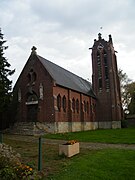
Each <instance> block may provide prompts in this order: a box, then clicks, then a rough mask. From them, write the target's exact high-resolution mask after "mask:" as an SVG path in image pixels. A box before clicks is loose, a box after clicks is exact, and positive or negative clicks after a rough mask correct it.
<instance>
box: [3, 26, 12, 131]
mask: <svg viewBox="0 0 135 180" xmlns="http://www.w3.org/2000/svg"><path fill="white" fill-rule="evenodd" d="M5 43H6V41H5V40H4V39H3V34H2V32H1V28H0V128H1V129H2V128H3V126H4V125H5V120H6V119H5V116H6V114H7V112H6V111H7V110H8V107H9V105H10V102H11V96H12V94H11V90H12V81H11V80H9V76H11V75H12V74H13V73H14V72H15V70H10V69H9V68H10V66H11V65H10V64H9V63H8V61H7V59H6V58H5V57H4V50H6V49H7V48H8V46H4V44H5Z"/></svg>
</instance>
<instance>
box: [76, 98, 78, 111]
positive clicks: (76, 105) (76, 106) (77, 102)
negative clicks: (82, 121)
mask: <svg viewBox="0 0 135 180" xmlns="http://www.w3.org/2000/svg"><path fill="white" fill-rule="evenodd" d="M76 111H77V113H79V100H78V99H77V100H76Z"/></svg>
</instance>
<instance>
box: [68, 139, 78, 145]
mask: <svg viewBox="0 0 135 180" xmlns="http://www.w3.org/2000/svg"><path fill="white" fill-rule="evenodd" d="M75 143H77V141H76V140H70V141H68V142H66V143H65V145H73V144H75Z"/></svg>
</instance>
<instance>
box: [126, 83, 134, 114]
mask: <svg viewBox="0 0 135 180" xmlns="http://www.w3.org/2000/svg"><path fill="white" fill-rule="evenodd" d="M127 88H128V92H129V94H130V97H131V100H130V103H129V105H128V110H129V113H130V114H135V82H132V83H130V84H128V86H127Z"/></svg>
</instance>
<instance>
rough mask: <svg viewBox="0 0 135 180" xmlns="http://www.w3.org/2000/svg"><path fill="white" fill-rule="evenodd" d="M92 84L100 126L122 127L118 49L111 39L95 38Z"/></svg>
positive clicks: (99, 35)
mask: <svg viewBox="0 0 135 180" xmlns="http://www.w3.org/2000/svg"><path fill="white" fill-rule="evenodd" d="M90 49H92V72H93V74H92V85H93V90H94V92H95V94H96V97H97V104H96V121H97V122H98V127H99V128H120V127H121V119H122V105H121V93H120V82H119V77H118V69H117V58H116V54H115V53H116V51H115V50H114V47H113V41H112V37H111V35H109V40H108V41H105V40H104V39H102V37H101V34H100V33H99V34H98V40H96V39H95V40H94V45H93V47H92V48H90Z"/></svg>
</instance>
